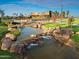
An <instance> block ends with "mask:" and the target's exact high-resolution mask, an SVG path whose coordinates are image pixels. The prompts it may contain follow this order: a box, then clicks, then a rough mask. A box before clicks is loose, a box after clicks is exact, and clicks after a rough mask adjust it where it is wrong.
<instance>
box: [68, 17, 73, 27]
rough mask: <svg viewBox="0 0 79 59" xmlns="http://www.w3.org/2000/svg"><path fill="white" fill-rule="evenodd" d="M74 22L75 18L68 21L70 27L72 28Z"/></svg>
mask: <svg viewBox="0 0 79 59" xmlns="http://www.w3.org/2000/svg"><path fill="white" fill-rule="evenodd" d="M73 21H74V17H73V16H72V17H70V18H69V19H68V27H72V22H73Z"/></svg>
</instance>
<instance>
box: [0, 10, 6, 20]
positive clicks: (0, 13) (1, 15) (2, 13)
mask: <svg viewBox="0 0 79 59" xmlns="http://www.w3.org/2000/svg"><path fill="white" fill-rule="evenodd" d="M4 14H5V13H4V11H3V10H1V9H0V17H1V20H2V19H3V17H4Z"/></svg>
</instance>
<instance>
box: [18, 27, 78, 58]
mask: <svg viewBox="0 0 79 59" xmlns="http://www.w3.org/2000/svg"><path fill="white" fill-rule="evenodd" d="M21 30H22V33H21V35H20V36H19V37H18V40H27V39H28V38H30V35H31V34H38V33H40V30H39V29H34V28H31V27H26V28H22V29H21ZM28 59H79V54H78V53H77V52H76V51H75V50H74V49H73V48H70V47H68V46H64V45H63V46H60V45H59V43H58V42H56V41H55V40H54V39H52V40H44V46H42V47H33V48H31V49H30V50H29V53H28Z"/></svg>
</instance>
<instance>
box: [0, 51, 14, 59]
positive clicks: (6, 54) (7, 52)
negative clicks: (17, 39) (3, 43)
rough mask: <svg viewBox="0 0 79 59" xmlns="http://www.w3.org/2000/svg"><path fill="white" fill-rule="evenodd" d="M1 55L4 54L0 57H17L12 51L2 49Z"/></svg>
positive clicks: (9, 58) (6, 58)
mask: <svg viewBox="0 0 79 59" xmlns="http://www.w3.org/2000/svg"><path fill="white" fill-rule="evenodd" d="M0 56H4V57H0V59H15V55H14V53H10V52H9V51H2V50H0Z"/></svg>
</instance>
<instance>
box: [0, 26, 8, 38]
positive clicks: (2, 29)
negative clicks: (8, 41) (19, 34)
mask: <svg viewBox="0 0 79 59" xmlns="http://www.w3.org/2000/svg"><path fill="white" fill-rule="evenodd" d="M6 32H8V30H7V27H6V26H0V39H1V38H2V37H3V35H4V34H5V33H6Z"/></svg>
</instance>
